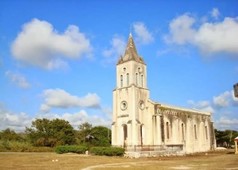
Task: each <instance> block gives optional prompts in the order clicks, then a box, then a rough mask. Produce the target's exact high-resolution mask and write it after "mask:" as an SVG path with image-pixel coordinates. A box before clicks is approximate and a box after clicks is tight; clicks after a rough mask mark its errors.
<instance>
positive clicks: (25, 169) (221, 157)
mask: <svg viewBox="0 0 238 170" xmlns="http://www.w3.org/2000/svg"><path fill="white" fill-rule="evenodd" d="M0 169H1V170H5V169H6V170H11V169H12V170H13V169H14V170H16V169H17V170H46V169H50V170H56V169H57V170H74V169H82V170H93V169H97V170H119V169H120V170H121V169H126V170H132V169H133V170H135V169H138V170H155V169H159V170H160V169H161V170H168V169H170V170H173V169H174V170H187V169H195V170H197V169H201V170H214V169H226V170H238V155H235V154H234V152H233V151H223V152H208V153H200V154H195V155H187V156H177V157H155V158H139V159H130V158H124V157H106V156H88V155H78V154H56V153H12V152H11V153H9V152H2V153H0Z"/></svg>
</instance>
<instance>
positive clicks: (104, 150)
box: [90, 147, 125, 156]
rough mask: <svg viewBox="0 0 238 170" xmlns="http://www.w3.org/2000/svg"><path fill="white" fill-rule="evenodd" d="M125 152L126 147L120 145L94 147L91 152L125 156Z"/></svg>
mask: <svg viewBox="0 0 238 170" xmlns="http://www.w3.org/2000/svg"><path fill="white" fill-rule="evenodd" d="M124 152H125V149H124V148H118V147H92V148H91V149H90V153H92V154H94V155H106V156H123V155H124Z"/></svg>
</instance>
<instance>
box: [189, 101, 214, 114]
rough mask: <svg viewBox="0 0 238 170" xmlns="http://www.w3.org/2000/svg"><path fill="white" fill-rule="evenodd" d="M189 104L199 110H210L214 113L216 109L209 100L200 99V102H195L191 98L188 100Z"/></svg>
mask: <svg viewBox="0 0 238 170" xmlns="http://www.w3.org/2000/svg"><path fill="white" fill-rule="evenodd" d="M188 104H189V105H190V106H191V107H192V108H194V109H197V110H202V111H205V112H210V113H214V109H213V107H212V106H211V103H210V102H209V101H205V100H204V101H198V102H195V101H193V100H189V101H188Z"/></svg>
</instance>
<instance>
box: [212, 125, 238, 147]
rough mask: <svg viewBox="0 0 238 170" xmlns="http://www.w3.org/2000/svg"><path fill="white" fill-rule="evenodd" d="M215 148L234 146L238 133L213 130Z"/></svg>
mask: <svg viewBox="0 0 238 170" xmlns="http://www.w3.org/2000/svg"><path fill="white" fill-rule="evenodd" d="M215 135H216V141H217V146H223V147H230V146H231V145H234V139H235V137H237V136H238V132H237V131H234V130H225V131H221V130H217V129H215Z"/></svg>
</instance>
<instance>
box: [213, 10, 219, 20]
mask: <svg viewBox="0 0 238 170" xmlns="http://www.w3.org/2000/svg"><path fill="white" fill-rule="evenodd" d="M219 15H220V11H219V10H218V9H217V8H213V9H212V11H211V16H212V17H213V18H214V19H218V17H219Z"/></svg>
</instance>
